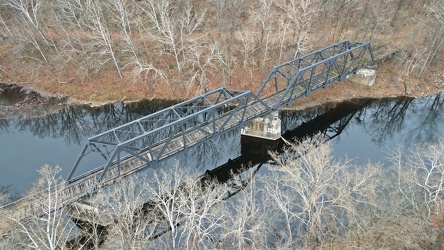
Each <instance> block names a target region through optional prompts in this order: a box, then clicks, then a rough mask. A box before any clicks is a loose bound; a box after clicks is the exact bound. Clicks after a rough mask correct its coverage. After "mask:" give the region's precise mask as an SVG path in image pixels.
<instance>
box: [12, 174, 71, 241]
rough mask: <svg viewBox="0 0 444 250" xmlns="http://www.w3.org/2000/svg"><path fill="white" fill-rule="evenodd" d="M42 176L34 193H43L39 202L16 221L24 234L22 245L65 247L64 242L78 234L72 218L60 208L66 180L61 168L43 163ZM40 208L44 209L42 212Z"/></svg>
mask: <svg viewBox="0 0 444 250" xmlns="http://www.w3.org/2000/svg"><path fill="white" fill-rule="evenodd" d="M38 172H39V174H40V178H39V179H38V181H37V182H36V186H35V188H34V190H33V191H32V192H38V193H39V194H42V195H44V197H42V198H43V199H39V200H38V201H36V202H37V203H31V204H28V206H30V207H29V208H27V209H26V210H25V211H28V212H29V214H28V215H27V219H26V220H25V221H21V220H15V221H16V223H17V224H18V225H19V229H18V230H19V231H20V233H21V234H22V236H23V237H25V238H22V239H23V241H22V242H21V244H22V245H23V246H24V247H26V248H30V249H60V248H61V249H63V248H64V247H65V243H66V242H67V241H68V239H69V238H70V237H72V236H73V234H74V233H75V229H76V227H75V225H74V223H73V222H72V221H71V220H70V218H69V217H68V216H67V215H66V214H65V213H63V209H59V207H60V202H61V198H62V197H61V190H62V189H63V186H64V183H63V181H62V179H61V177H59V176H58V173H59V172H60V168H59V167H54V168H52V167H50V166H48V165H44V166H42V168H40V169H39V170H38ZM41 211H44V212H43V214H42V213H41Z"/></svg>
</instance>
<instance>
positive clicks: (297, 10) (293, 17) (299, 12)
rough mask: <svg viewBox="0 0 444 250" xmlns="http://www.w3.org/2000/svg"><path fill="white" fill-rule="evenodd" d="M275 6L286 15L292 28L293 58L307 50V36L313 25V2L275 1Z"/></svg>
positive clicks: (310, 0) (314, 8) (303, 0)
mask: <svg viewBox="0 0 444 250" xmlns="http://www.w3.org/2000/svg"><path fill="white" fill-rule="evenodd" d="M276 5H277V6H278V7H279V8H280V9H281V10H282V11H283V12H284V13H285V14H286V17H287V18H288V20H290V21H291V24H292V26H293V27H294V28H293V43H294V45H295V47H296V48H295V53H294V58H296V57H298V55H299V54H300V53H304V52H306V51H307V50H308V49H309V34H310V31H311V27H312V25H313V23H312V22H313V18H314V15H315V12H316V6H315V3H314V1H313V0H301V1H284V0H276Z"/></svg>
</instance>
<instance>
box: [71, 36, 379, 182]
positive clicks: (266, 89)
mask: <svg viewBox="0 0 444 250" xmlns="http://www.w3.org/2000/svg"><path fill="white" fill-rule="evenodd" d="M373 63H374V58H373V52H372V49H371V46H370V43H353V42H350V41H343V42H340V43H337V44H333V45H331V46H328V47H326V48H323V49H320V50H318V51H315V52H313V53H310V54H308V55H305V56H302V57H299V58H296V59H294V60H291V61H289V62H286V63H283V64H281V65H278V66H276V67H274V68H273V69H272V70H271V72H270V74H269V75H268V77H267V79H266V80H265V81H264V82H263V84H262V86H261V87H260V89H259V91H258V92H257V94H253V93H252V92H250V91H241V90H229V89H226V88H220V89H217V90H214V91H211V92H208V93H205V94H203V95H201V96H199V97H196V98H193V99H191V100H188V101H185V102H182V103H180V104H177V105H174V106H172V107H170V108H167V109H164V110H161V111H159V112H156V113H153V114H151V115H148V116H146V117H143V118H140V119H137V120H135V121H132V122H130V123H127V124H124V125H122V126H119V127H116V128H114V129H111V130H109V131H106V132H104V133H102V134H99V135H96V136H94V137H91V138H89V139H88V141H87V143H86V145H85V146H84V148H83V150H82V152H81V153H80V156H79V157H78V159H77V161H76V162H75V164H74V167H73V169H72V171H71V173H70V175H69V177H68V181H69V182H70V183H74V182H78V181H79V180H80V179H82V178H85V177H86V176H88V175H89V176H90V175H95V178H96V180H98V181H99V182H101V181H104V180H111V179H113V178H116V177H118V176H121V175H122V173H123V174H125V175H126V174H129V173H132V172H134V171H138V170H140V169H143V168H145V167H146V166H148V165H150V164H153V163H155V162H157V161H159V160H162V159H165V158H167V157H169V156H171V155H173V154H175V153H177V152H179V151H182V150H187V149H188V148H189V147H190V146H193V145H196V144H198V143H201V142H203V141H205V140H207V139H209V138H211V137H213V136H215V135H216V136H217V135H218V134H220V133H222V132H225V131H227V130H230V129H235V128H241V127H242V126H244V125H245V123H247V122H249V121H251V120H253V119H255V118H258V117H261V116H263V115H266V114H268V113H270V112H272V111H275V110H278V109H279V108H280V107H281V106H283V105H289V104H290V103H291V102H293V101H294V100H296V99H298V98H300V97H303V96H307V95H309V94H310V93H311V92H312V91H314V90H316V89H318V88H321V87H324V88H325V87H326V86H327V85H329V84H330V83H332V82H335V81H339V80H342V79H344V78H345V77H346V76H347V75H349V74H353V73H356V72H357V71H358V70H359V69H361V68H363V67H366V66H368V65H371V64H373ZM89 153H98V154H100V155H102V157H103V158H104V160H105V164H104V165H103V166H101V167H99V168H97V169H95V170H93V171H90V172H88V173H84V174H83V175H81V176H78V177H76V178H73V176H74V174H75V171H76V169H77V168H78V166H79V164H80V162H81V160H82V159H83V157H84V156H85V155H87V154H89ZM89 179H91V178H89Z"/></svg>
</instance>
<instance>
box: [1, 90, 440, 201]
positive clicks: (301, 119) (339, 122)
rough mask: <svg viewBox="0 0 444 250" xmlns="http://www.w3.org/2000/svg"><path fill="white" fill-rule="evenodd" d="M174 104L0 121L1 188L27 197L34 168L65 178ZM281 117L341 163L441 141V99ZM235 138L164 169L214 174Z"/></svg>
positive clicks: (362, 103)
mask: <svg viewBox="0 0 444 250" xmlns="http://www.w3.org/2000/svg"><path fill="white" fill-rule="evenodd" d="M3 103H4V105H5V104H6V103H7V102H6V101H3ZM11 103H12V102H11ZM172 104H173V102H165V101H161V100H153V101H142V102H138V103H132V104H122V103H114V104H110V105H105V106H101V107H95V108H91V107H88V106H73V107H69V108H66V109H62V110H60V111H58V112H55V113H53V114H50V115H47V116H43V117H39V118H21V119H10V120H0V159H1V161H0V185H8V186H10V190H11V192H12V193H13V194H16V195H22V194H24V193H25V192H26V190H27V189H29V187H30V186H31V185H32V183H34V182H35V181H36V178H37V169H38V168H39V167H40V166H42V165H43V164H49V165H52V166H55V165H59V166H60V167H61V168H62V176H64V177H66V176H67V175H68V174H69V172H70V170H71V168H72V166H73V164H74V162H75V160H76V159H77V157H78V156H79V153H80V151H81V149H82V147H83V144H84V143H85V142H86V139H87V138H88V137H91V136H93V135H95V134H98V133H100V132H103V131H106V130H108V129H110V128H112V127H115V126H118V125H121V124H124V123H126V122H129V121H132V120H134V119H137V118H140V117H143V116H145V115H148V114H150V113H153V112H155V111H157V110H160V109H162V108H165V107H168V106H170V105H172ZM280 117H281V119H282V126H283V130H284V131H287V133H286V134H285V136H287V137H286V138H290V139H291V138H293V137H294V136H299V137H300V136H303V135H306V134H309V135H310V134H314V133H320V134H322V135H323V136H324V137H327V138H329V139H331V140H330V143H331V145H332V147H333V153H334V156H335V157H336V158H338V159H339V158H344V157H347V158H350V159H352V160H353V161H355V162H356V163H358V164H365V163H367V162H368V161H371V162H381V163H382V164H385V163H387V159H386V157H387V152H389V151H390V150H392V149H395V148H397V147H401V148H402V149H403V150H408V149H411V148H413V147H414V146H415V145H416V144H417V143H422V142H433V141H436V140H438V139H439V138H440V136H441V137H442V136H444V126H442V125H443V124H444V94H443V93H441V94H440V95H437V96H433V97H425V98H421V99H413V98H407V97H401V98H394V99H380V100H370V99H368V100H367V99H366V100H352V101H348V102H342V103H336V104H335V103H332V104H326V105H323V106H319V107H313V108H309V109H306V110H303V111H281V112H280ZM317 131H320V132H317ZM238 134H239V131H234V132H231V133H230V134H227V135H224V136H222V137H221V140H220V141H214V140H213V141H210V142H208V143H205V144H202V145H201V146H199V147H197V148H196V149H194V150H190V152H188V153H187V154H186V155H184V154H181V155H178V156H177V158H173V159H170V160H168V161H167V162H166V163H164V164H162V165H171V164H173V162H175V161H178V162H180V163H181V165H186V166H188V167H191V168H196V169H198V170H199V171H205V170H208V169H213V168H215V167H217V166H218V165H221V164H223V163H224V162H226V161H227V160H228V159H233V158H235V157H237V156H239V154H240V152H241V147H240V136H238ZM101 163H102V161H101V160H100V159H98V158H94V157H92V158H90V159H88V160H87V165H88V166H98V165H99V164H101ZM86 170H88V169H81V170H79V171H80V173H82V172H83V171H86Z"/></svg>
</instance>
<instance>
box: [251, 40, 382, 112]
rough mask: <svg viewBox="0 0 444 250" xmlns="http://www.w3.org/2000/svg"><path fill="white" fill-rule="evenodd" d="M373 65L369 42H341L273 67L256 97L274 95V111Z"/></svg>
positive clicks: (261, 97)
mask: <svg viewBox="0 0 444 250" xmlns="http://www.w3.org/2000/svg"><path fill="white" fill-rule="evenodd" d="M374 62H375V61H374V57H373V51H372V48H371V45H370V43H353V42H350V41H343V42H340V43H336V44H333V45H331V46H328V47H325V48H323V49H320V50H318V51H315V52H312V53H310V54H308V55H305V56H302V57H299V58H296V59H294V60H291V61H288V62H286V63H283V64H281V65H278V66H275V67H274V68H273V69H272V70H271V72H270V74H269V75H268V77H267V78H266V79H265V81H264V83H263V84H262V86H261V88H260V89H259V91H258V93H257V94H256V95H257V96H258V97H259V98H260V99H267V95H270V94H271V95H274V96H278V99H277V100H275V102H274V103H271V104H270V105H271V108H272V109H273V110H277V109H279V108H280V107H281V106H283V105H289V104H290V103H291V102H293V101H294V100H296V99H298V98H300V97H302V96H307V95H309V94H310V93H311V92H312V91H314V90H316V89H318V88H321V87H322V88H325V87H326V86H328V85H329V84H331V83H333V82H336V81H340V80H343V79H344V78H345V77H346V76H348V75H350V74H354V73H356V72H357V71H358V70H359V69H362V68H364V67H367V66H369V65H373V64H374ZM274 99H276V98H274Z"/></svg>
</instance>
